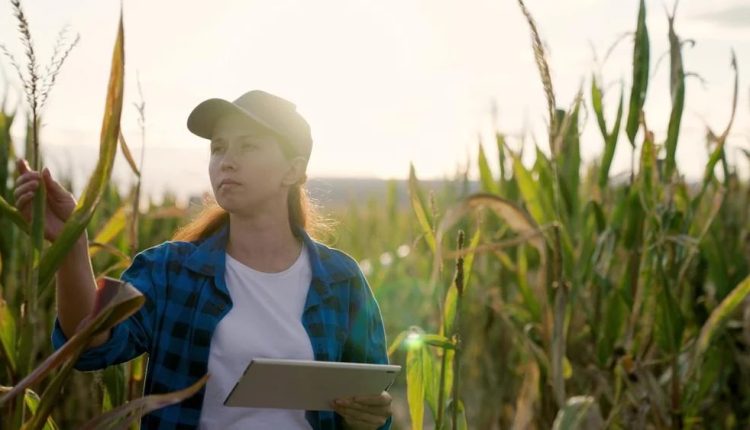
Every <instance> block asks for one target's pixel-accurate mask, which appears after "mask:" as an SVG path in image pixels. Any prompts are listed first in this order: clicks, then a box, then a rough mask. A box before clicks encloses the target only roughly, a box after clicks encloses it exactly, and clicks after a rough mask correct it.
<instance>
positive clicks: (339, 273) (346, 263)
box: [312, 240, 362, 278]
mask: <svg viewBox="0 0 750 430" xmlns="http://www.w3.org/2000/svg"><path fill="white" fill-rule="evenodd" d="M312 244H313V246H314V248H315V249H314V251H315V255H316V256H317V258H318V259H319V261H320V264H321V265H322V266H323V267H324V268H325V269H326V271H328V273H329V274H331V275H332V276H333V277H335V278H341V277H344V278H358V277H360V276H362V271H361V270H360V268H359V263H357V260H356V259H355V258H354V257H352V256H351V255H349V254H348V253H346V252H345V251H343V250H341V249H338V248H335V247H333V246H330V245H326V244H324V243H321V242H318V241H315V240H313V241H312Z"/></svg>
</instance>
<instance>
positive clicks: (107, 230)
mask: <svg viewBox="0 0 750 430" xmlns="http://www.w3.org/2000/svg"><path fill="white" fill-rule="evenodd" d="M129 210H130V208H129V205H126V206H122V207H120V208H119V209H117V211H116V212H115V213H114V214H113V215H112V217H111V218H110V219H109V220H107V223H106V224H104V226H103V227H102V228H101V230H99V232H98V233H97V234H96V236H94V240H93V241H92V242H94V243H99V244H106V243H109V242H110V241H112V239H114V238H115V237H117V235H118V234H120V233H121V232H122V231H123V230H124V229H125V225H126V224H127V215H128V212H129ZM99 249H101V248H100V247H89V255H90V256H92V257H93V256H94V255H95V254H96V253H97V252H99Z"/></svg>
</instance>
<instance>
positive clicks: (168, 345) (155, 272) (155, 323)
mask: <svg viewBox="0 0 750 430" xmlns="http://www.w3.org/2000/svg"><path fill="white" fill-rule="evenodd" d="M298 233H299V234H300V236H301V237H302V238H303V240H304V243H305V245H306V246H307V248H308V250H309V252H308V254H309V256H310V263H311V267H312V282H311V284H310V288H309V291H308V294H307V299H306V302H305V307H304V311H303V314H302V323H303V325H304V327H305V330H306V331H307V333H308V335H309V336H310V342H311V344H312V348H313V352H314V355H315V359H316V360H319V361H346V362H362V363H377V364H387V363H388V356H387V352H386V340H385V331H384V329H383V322H382V318H381V314H380V308H379V307H378V304H377V302H376V301H375V298H374V296H373V294H372V291H371V290H370V287H369V285H368V284H367V281H366V279H365V277H364V275H363V274H362V272H361V271H360V269H359V266H358V265H357V263H356V261H354V260H353V259H352V258H351V257H349V256H348V255H346V254H345V253H343V252H341V251H339V250H336V249H333V248H329V247H327V246H325V245H323V244H321V243H318V242H316V241H313V240H312V239H311V238H310V237H309V236H308V235H307V234H306V233H305V232H304V231H302V230H299V231H298ZM227 238H228V226H227V225H225V226H223V227H222V228H220V229H219V230H218V231H217V232H216V233H214V234H212V235H211V236H209V237H207V238H205V239H204V240H202V241H198V242H177V241H168V242H164V243H162V244H160V245H157V246H154V247H152V248H149V249H146V250H144V251H142V252H140V253H139V254H138V255H136V256H135V258H134V260H133V263H132V264H131V266H130V267H129V268H128V269H127V270H125V271H124V272H123V273H122V276H121V279H122V280H124V281H127V282H130V283H131V284H133V286H134V287H135V288H137V289H138V290H139V291H141V292H142V293H143V294H144V296H145V297H146V302H145V304H144V306H143V307H142V308H141V309H139V310H138V312H136V313H135V314H133V315H132V316H130V317H129V318H128V319H126V320H125V321H123V322H121V323H120V324H118V325H116V326H115V327H114V328H113V329H112V332H111V336H110V338H109V340H108V341H107V342H105V343H104V344H102V345H99V346H97V347H94V348H90V349H88V350H86V351H85V352H84V353H83V354H82V355H81V357H80V358H79V360H78V362H77V363H76V365H75V368H76V369H78V370H84V371H89V370H97V369H103V368H105V367H107V366H110V365H113V364H117V363H122V362H125V361H128V360H131V359H133V358H135V357H137V356H139V355H141V354H143V353H144V352H147V353H148V354H149V359H148V367H147V373H146V380H145V385H144V394H145V395H149V394H158V393H168V392H172V391H176V390H180V389H182V388H185V387H187V386H189V385H191V384H193V383H194V382H196V381H197V380H198V379H200V378H201V377H202V376H203V375H204V374H206V372H207V367H208V356H209V349H210V346H211V336H212V334H213V331H214V329H215V328H216V325H217V324H218V322H219V321H220V320H221V318H222V317H223V316H224V315H226V313H227V312H229V310H230V309H231V307H232V300H231V298H230V296H229V290H228V289H227V286H226V284H225V282H224V270H225V266H224V264H225V252H226V251H225V249H226V242H227ZM66 340H67V339H66V337H65V335H64V334H63V332H62V329H61V327H60V323H59V320H57V319H55V323H54V328H53V332H52V343H53V345H54V347H55V349H58V348H60V347H61V346H62V345H63V344H64V343H65V342H66ZM204 394H205V387H203V388H202V389H201V390H200V391H199V392H198V393H196V394H195V395H194V396H192V397H190V398H189V399H186V400H184V401H183V402H181V403H178V404H175V405H172V406H167V407H165V408H162V409H158V410H156V411H154V412H151V413H149V414H146V415H145V416H144V417H143V419H142V420H141V428H142V429H144V430H145V429H161V430H187V429H195V428H197V426H198V421H199V418H200V413H201V406H202V404H203V396H204ZM305 416H306V418H307V420H308V422H309V423H310V424H311V425H312V427H313V428H314V429H316V430H318V429H319V430H324V429H325V430H327V429H341V428H343V419H342V417H341V416H340V415H338V414H336V413H335V412H332V411H307V412H306V414H305ZM390 425H391V418H388V421H387V422H386V424H385V425H383V426H382V427H381V429H389V428H390Z"/></svg>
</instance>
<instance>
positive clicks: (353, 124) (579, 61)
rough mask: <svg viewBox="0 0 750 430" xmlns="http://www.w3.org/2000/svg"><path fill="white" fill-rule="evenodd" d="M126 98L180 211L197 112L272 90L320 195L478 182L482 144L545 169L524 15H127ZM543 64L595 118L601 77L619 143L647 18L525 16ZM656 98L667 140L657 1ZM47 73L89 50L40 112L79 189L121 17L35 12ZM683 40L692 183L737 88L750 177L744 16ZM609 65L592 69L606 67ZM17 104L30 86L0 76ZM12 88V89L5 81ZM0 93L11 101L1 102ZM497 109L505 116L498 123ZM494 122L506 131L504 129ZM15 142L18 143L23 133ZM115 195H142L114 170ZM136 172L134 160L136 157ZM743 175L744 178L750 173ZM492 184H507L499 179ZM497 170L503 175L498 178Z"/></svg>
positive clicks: (431, 8) (496, 0) (193, 169)
mask: <svg viewBox="0 0 750 430" xmlns="http://www.w3.org/2000/svg"><path fill="white" fill-rule="evenodd" d="M122 3H123V10H124V23H125V40H126V41H125V49H126V54H125V55H126V60H125V61H126V78H125V79H126V85H125V107H124V111H123V116H122V128H123V133H124V135H125V137H126V139H127V141H128V142H129V146H130V148H131V150H132V151H133V153H135V154H140V148H141V140H140V132H139V126H138V114H137V111H136V109H135V107H134V103H136V102H138V101H139V99H140V96H139V92H138V87H137V79H136V78H137V77H138V78H139V79H140V83H141V88H142V90H143V96H144V100H145V103H146V143H145V162H144V166H143V180H144V185H145V189H146V191H147V192H148V193H150V194H152V195H154V196H157V197H156V198H157V200H158V196H159V195H160V194H161V192H162V191H163V190H164V189H167V188H168V189H171V190H173V191H175V192H176V193H177V194H178V196H182V197H185V196H187V195H190V194H196V193H199V192H200V191H202V190H208V189H209V188H210V187H209V181H208V173H207V162H208V145H207V142H206V141H205V140H203V139H201V138H199V137H197V136H194V135H192V134H190V133H189V132H188V130H187V128H186V120H187V116H188V114H189V113H190V111H191V110H192V109H193V107H195V106H196V105H197V104H198V103H200V102H201V101H203V100H205V99H207V98H212V97H220V98H224V99H227V100H233V99H235V98H237V97H239V96H240V95H241V94H243V93H244V92H246V91H248V90H251V89H263V90H266V91H269V92H272V93H275V94H278V95H280V96H282V97H285V98H287V99H289V100H291V101H293V102H294V103H295V104H296V105H297V107H298V110H299V111H300V113H302V115H303V116H305V118H307V120H308V122H309V123H310V124H311V128H312V133H313V139H314V147H313V153H312V157H311V160H310V164H309V168H308V176H310V177H378V178H404V177H406V176H408V171H409V164H410V163H413V164H414V166H415V168H416V171H417V174H418V176H419V177H420V178H439V177H450V176H452V175H453V174H454V173H455V172H456V171H457V170H458V169H461V168H463V167H465V166H467V165H468V166H469V167H470V168H471V169H472V170H471V171H472V172H475V168H474V165H475V164H476V154H477V148H478V144H479V142H480V141H483V142H484V145H485V149H486V151H487V153H488V156H489V157H490V158H491V159H494V157H495V156H496V150H495V144H494V140H493V137H492V136H493V135H492V132H493V127H494V125H496V126H497V127H498V128H499V129H500V131H502V132H504V133H506V134H507V135H508V136H509V142H510V145H511V147H514V148H520V146H521V141H522V137H524V136H525V140H526V144H527V151H526V152H527V153H529V154H530V153H531V152H532V151H530V149H531V147H528V145H532V144H533V142H534V141H536V142H539V144H540V146H541V148H542V149H543V150H544V151H545V152H546V151H547V148H546V144H545V142H546V138H545V135H546V118H545V112H546V101H545V98H544V93H543V90H542V86H541V83H540V79H539V73H538V71H537V69H536V65H535V63H534V57H533V51H532V49H531V44H530V38H529V28H528V25H527V23H526V21H525V19H524V17H523V15H522V14H521V12H520V9H519V7H518V4H517V2H516V1H514V0H466V1H462V2H457V1H447V0H398V1H396V0H378V1H363V0H315V1H304V0H296V1H294V0H254V1H248V0H236V1H230V0H217V1H212V2H198V1H185V0H182V1H175V0H162V1H158V2H154V1H145V0H124V1H123V2H122ZM526 4H527V6H528V8H529V10H530V11H531V13H532V14H533V15H534V17H535V19H536V21H537V24H538V28H539V30H540V33H541V36H542V38H543V40H544V43H545V45H546V47H547V50H548V55H549V61H550V67H551V69H552V79H553V84H554V88H555V93H556V97H557V101H558V104H559V105H560V106H563V107H567V106H569V105H570V104H571V103H572V102H573V100H574V97H575V94H576V93H577V91H578V89H579V88H580V87H581V86H583V88H584V94H585V101H586V103H587V104H590V97H589V87H590V78H591V75H592V73H599V74H600V76H602V78H603V81H604V82H605V84H606V86H607V92H606V95H605V112H606V113H607V117H608V121H609V124H610V126H611V124H612V122H613V119H612V116H613V115H614V110H615V108H616V102H617V97H618V96H619V91H620V83H621V82H624V84H625V88H626V101H627V94H628V89H629V81H630V75H631V70H630V63H631V58H632V43H631V41H630V39H625V40H623V41H622V42H621V43H619V44H618V45H617V47H616V48H615V49H614V51H612V54H611V56H610V57H609V58H608V60H607V62H606V63H604V64H603V65H602V64H601V63H602V61H601V59H602V58H603V56H604V53H605V52H606V51H607V49H608V48H609V47H610V46H611V45H612V44H613V43H614V42H615V41H616V40H617V39H618V38H620V37H621V36H622V35H623V34H625V33H627V32H631V31H633V30H634V28H635V22H636V15H637V9H638V2H637V1H636V0H556V1H552V0H527V2H526ZM646 4H647V9H648V14H647V21H648V25H649V30H650V35H651V52H652V63H651V64H652V67H651V73H652V77H651V82H650V86H649V92H648V97H647V101H646V108H645V110H646V115H647V121H648V124H649V126H650V128H652V129H653V130H654V132H655V133H656V138H657V140H663V139H664V138H665V135H666V128H667V122H668V117H669V111H670V106H671V105H670V96H669V85H668V79H669V64H668V61H662V62H661V64H660V65H659V66H658V68H657V67H656V62H657V59H658V58H659V57H661V56H662V54H663V53H664V52H666V51H667V50H668V42H667V19H666V13H665V8H666V7H668V8H669V9H671V7H672V0H664V1H662V0H659V1H656V0H647V1H646ZM23 7H24V10H25V12H26V15H27V17H28V20H29V21H30V25H31V32H32V37H33V38H34V41H35V45H36V47H37V52H38V53H39V57H40V58H42V59H43V62H46V58H49V56H50V55H51V50H52V46H53V45H54V42H55V39H56V36H57V34H58V32H59V30H60V29H61V28H63V27H64V26H66V25H68V26H69V28H70V33H71V34H73V35H74V34H76V33H77V34H79V35H80V42H79V43H78V45H77V46H76V47H75V49H74V50H73V51H72V53H71V54H70V56H69V58H68V60H67V62H66V64H65V65H64V66H63V68H62V70H61V72H60V74H59V76H58V78H57V83H56V85H55V87H54V88H53V90H52V93H51V95H50V98H49V101H48V103H47V106H46V107H45V111H44V120H43V128H42V134H41V142H42V146H43V148H44V150H45V152H46V154H47V155H46V157H47V163H48V164H49V165H50V166H51V169H52V172H53V174H55V173H56V172H60V174H64V173H66V172H67V173H68V174H72V175H73V177H74V178H75V180H74V186H76V187H77V188H79V190H80V188H81V187H82V185H83V184H84V182H85V179H86V178H87V177H88V175H89V174H90V172H91V171H92V170H93V166H94V163H95V161H96V155H97V151H98V144H99V143H98V139H99V131H100V127H101V117H102V112H103V107H104V99H105V94H106V85H107V80H108V75H109V66H110V59H111V52H112V45H113V43H114V38H115V33H116V29H117V20H118V18H119V13H120V2H118V1H110V0H78V1H71V0H35V1H28V0H27V1H25V2H23ZM15 26H16V22H15V21H14V17H13V15H12V9H11V5H10V2H9V1H2V3H0V43H3V44H4V45H5V46H6V47H7V48H8V49H9V50H10V51H11V52H13V53H14V54H15V55H16V56H17V57H19V58H20V57H22V56H23V49H22V46H21V43H20V41H19V40H18V35H17V32H16V30H15ZM676 29H677V32H678V34H679V35H680V36H681V37H682V38H683V39H694V40H695V41H696V43H695V45H694V46H692V47H689V46H686V48H685V51H684V62H685V67H686V69H687V71H689V72H694V73H697V74H698V75H700V76H701V78H702V79H697V78H692V79H689V80H688V82H687V99H686V106H687V107H686V110H685V113H684V116H683V123H682V124H683V125H682V130H681V138H680V142H679V147H678V153H677V159H678V164H679V166H680V169H681V171H682V172H683V173H684V174H685V175H686V176H688V177H689V178H697V177H699V176H700V175H701V174H702V171H703V166H704V165H705V161H706V160H707V154H706V147H705V139H704V136H705V130H706V125H708V126H710V127H711V128H712V129H713V130H714V131H716V132H720V131H721V130H723V128H724V127H725V126H726V123H727V121H728V118H729V112H730V108H731V95H732V85H733V79H734V75H733V72H732V70H731V68H730V59H731V50H732V49H734V51H735V52H736V54H737V59H738V62H739V70H740V100H739V106H738V112H737V119H736V121H735V124H734V127H733V131H734V133H733V134H732V136H731V138H730V139H729V141H728V152H729V157H730V159H731V160H737V163H738V165H739V166H740V167H741V168H742V169H743V171H747V165H746V161H745V160H744V159H743V157H742V156H741V155H740V148H746V149H750V109H749V107H750V100H749V99H748V96H749V94H750V91H748V90H749V89H750V83H748V81H747V79H746V77H747V76H750V75H748V74H747V72H746V70H750V69H748V68H750V3H748V2H746V1H744V0H712V1H711V2H707V1H705V0H682V2H681V3H680V5H679V8H678V11H677V27H676ZM597 59H598V60H597ZM0 64H2V66H3V69H4V70H5V74H6V75H7V76H8V78H7V79H6V81H8V80H9V82H10V83H11V87H10V89H9V90H8V91H9V97H10V103H11V104H13V103H14V100H17V99H18V94H19V91H20V90H19V89H18V88H19V86H18V81H17V79H15V72H14V70H12V69H11V68H10V67H9V64H8V61H7V60H6V59H5V58H3V59H2V60H0ZM0 78H1V77H0ZM1 90H2V86H1V85H0V91H1ZM493 105H496V109H493ZM493 112H494V113H493ZM16 125H17V126H16V127H15V128H14V130H13V133H14V134H15V135H16V136H18V137H20V136H21V135H22V133H23V130H22V127H21V124H20V123H19V124H16ZM582 126H583V130H584V131H583V135H582V156H583V159H584V161H587V162H590V161H593V160H595V159H596V158H598V157H599V156H600V154H601V151H602V140H601V135H600V133H599V130H598V127H597V125H596V121H595V120H594V118H593V113H592V114H591V115H584V119H583V122H582ZM118 158H119V159H118V161H117V165H116V168H115V173H114V176H115V179H116V180H118V181H120V182H121V183H123V184H127V183H129V182H132V181H133V180H134V178H133V175H132V173H130V172H128V170H127V167H126V166H125V163H124V162H123V160H122V157H121V156H119V155H118ZM136 158H138V157H136ZM629 163H630V147H629V145H628V143H627V141H626V139H625V137H624V135H622V136H621V139H620V141H619V145H618V151H617V153H616V156H615V161H614V164H613V166H612V173H613V174H618V173H622V172H625V171H627V169H628V168H629ZM743 163H744V164H743ZM494 167H496V166H494ZM496 170H497V169H496Z"/></svg>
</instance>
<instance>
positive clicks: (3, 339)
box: [0, 298, 16, 374]
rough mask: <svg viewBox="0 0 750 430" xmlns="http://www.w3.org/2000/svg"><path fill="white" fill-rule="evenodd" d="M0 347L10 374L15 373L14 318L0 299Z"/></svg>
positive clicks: (6, 304) (5, 303)
mask: <svg viewBox="0 0 750 430" xmlns="http://www.w3.org/2000/svg"><path fill="white" fill-rule="evenodd" d="M0 347H2V348H3V353H2V356H3V357H5V359H6V360H8V365H9V367H10V371H11V373H14V374H15V373H16V317H15V316H13V312H12V311H11V310H10V308H9V307H8V303H7V302H6V301H5V300H3V299H2V298H0Z"/></svg>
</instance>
